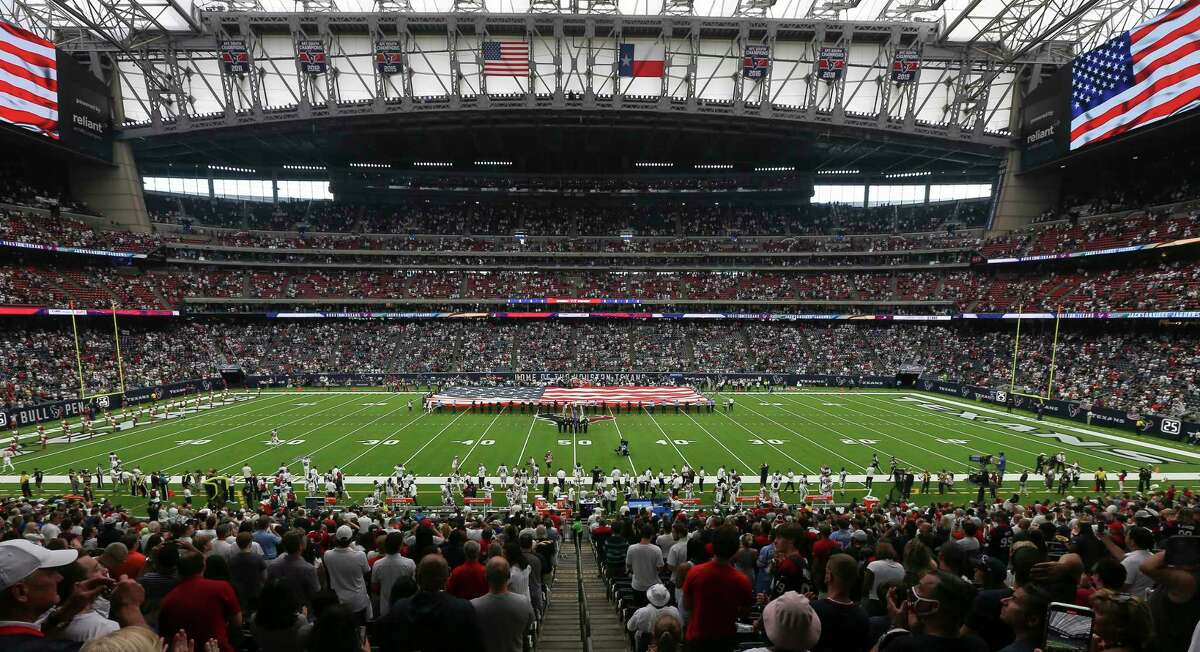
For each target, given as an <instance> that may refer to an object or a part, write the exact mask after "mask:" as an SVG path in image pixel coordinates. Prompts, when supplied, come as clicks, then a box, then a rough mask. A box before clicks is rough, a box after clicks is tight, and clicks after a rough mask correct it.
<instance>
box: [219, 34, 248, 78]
mask: <svg viewBox="0 0 1200 652" xmlns="http://www.w3.org/2000/svg"><path fill="white" fill-rule="evenodd" d="M219 46H220V50H221V61H222V62H223V63H224V64H225V72H226V74H230V75H244V74H246V73H248V72H250V52H249V50H247V49H246V42H245V41H243V40H241V39H234V40H229V41H221V42H220V44H219Z"/></svg>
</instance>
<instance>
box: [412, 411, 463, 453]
mask: <svg viewBox="0 0 1200 652" xmlns="http://www.w3.org/2000/svg"><path fill="white" fill-rule="evenodd" d="M466 413H467V411H466V410H463V411H461V412H459V413H458V416H456V417H454V418H453V419H451V420H450V423H447V424H446V425H444V426H442V429H441V430H439V431H437V433H436V434H435V435H434V436H432V437H430V438H429V441H427V442H425V444H424V445H423V446H421V447H420V448H418V449H417V452H415V453H413V454H412V455H411V456H409V458H408V459H406V460H404V466H408V464H409V462H412V461H413V459H414V458H416V457H417V456H418V455H420V454H421V451H423V450H425V447H426V446H429V445H430V444H432V443H433V441H434V440H435V439H437V438H438V437H439V436H441V434H442V433H443V432H446V429H447V428H449V427H450V426H452V425H454V423H455V422H456V421H458V420H459V419H461V418H462V417H463V415H464V414H466Z"/></svg>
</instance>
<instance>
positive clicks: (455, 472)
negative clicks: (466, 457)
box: [450, 455, 462, 475]
mask: <svg viewBox="0 0 1200 652" xmlns="http://www.w3.org/2000/svg"><path fill="white" fill-rule="evenodd" d="M460 466H462V462H461V461H460V460H459V459H458V456H457V455H455V456H454V461H453V462H450V473H451V474H452V475H458V469H459V467H460Z"/></svg>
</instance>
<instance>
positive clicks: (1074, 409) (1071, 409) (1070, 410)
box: [1067, 405, 1079, 419]
mask: <svg viewBox="0 0 1200 652" xmlns="http://www.w3.org/2000/svg"><path fill="white" fill-rule="evenodd" d="M1067 414H1068V415H1070V417H1071V418H1072V419H1074V418H1075V417H1077V416H1079V406H1078V405H1069V406H1067Z"/></svg>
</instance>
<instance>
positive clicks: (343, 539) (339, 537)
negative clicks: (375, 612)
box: [323, 525, 371, 625]
mask: <svg viewBox="0 0 1200 652" xmlns="http://www.w3.org/2000/svg"><path fill="white" fill-rule="evenodd" d="M353 542H354V530H353V529H352V528H351V527H350V526H349V525H343V526H341V527H339V528H338V529H337V532H336V533H335V535H334V544H335V545H334V547H333V548H330V549H329V551H328V552H326V553H325V556H324V557H323V561H324V566H323V568H324V569H325V573H326V575H327V576H328V577H329V588H331V589H333V592H334V593H336V594H337V596H338V601H339V602H341V603H342V604H344V605H346V606H347V607H348V608H349V609H350V611H351V612H353V613H354V614H355V616H356V617H357V618H358V620H359V622H360V623H361V624H363V625H365V624H366V623H367V619H368V618H369V617H370V615H371V613H370V612H371V598H370V597H369V596H368V594H367V581H366V577H367V576H368V575H370V573H371V567H370V566H368V565H367V555H366V554H365V553H364V552H363V551H362V550H361V549H359V548H358V547H357V546H354V545H352V544H353Z"/></svg>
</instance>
